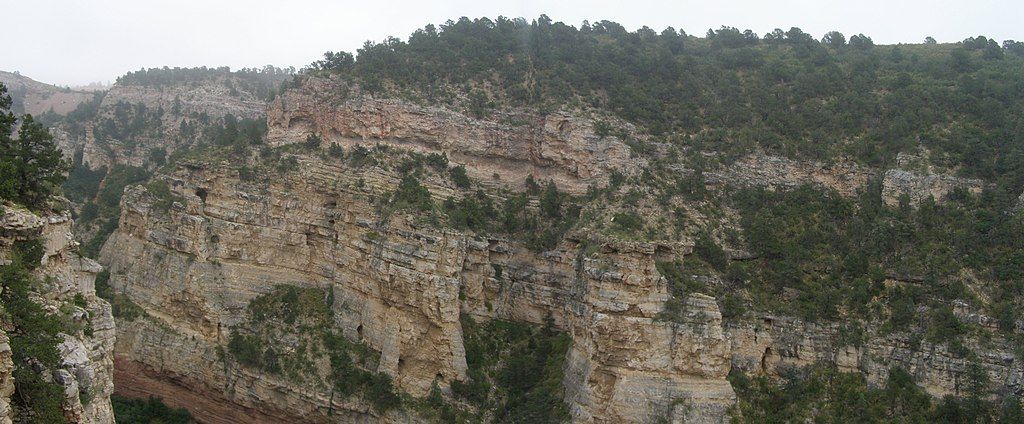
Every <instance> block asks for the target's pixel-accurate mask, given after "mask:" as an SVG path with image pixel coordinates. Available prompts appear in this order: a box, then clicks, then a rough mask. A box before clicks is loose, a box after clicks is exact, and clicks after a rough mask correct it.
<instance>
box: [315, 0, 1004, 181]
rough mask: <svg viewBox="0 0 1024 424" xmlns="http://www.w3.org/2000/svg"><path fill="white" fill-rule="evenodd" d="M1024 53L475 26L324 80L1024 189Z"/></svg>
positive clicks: (518, 22) (343, 56) (383, 54)
mask: <svg viewBox="0 0 1024 424" xmlns="http://www.w3.org/2000/svg"><path fill="white" fill-rule="evenodd" d="M1022 46H1024V43H1020V42H1013V41H1007V42H1005V43H1004V45H1003V46H1002V47H1000V45H999V44H998V43H997V42H996V41H995V40H991V39H988V38H986V37H983V36H979V37H976V38H969V39H967V40H965V41H964V42H962V43H957V44H952V45H950V44H943V45H937V44H918V45H898V46H876V45H874V44H873V43H872V41H871V39H870V38H869V37H866V36H864V35H856V36H853V37H850V39H849V42H847V40H846V37H845V36H843V35H842V34H839V33H836V32H831V33H829V34H827V35H826V36H825V37H824V38H823V39H822V40H820V41H819V40H816V39H814V38H813V37H812V36H811V35H810V34H807V33H805V32H803V31H801V30H800V29H799V28H791V29H790V30H789V31H782V30H775V31H773V32H771V33H768V34H765V35H764V36H758V35H757V34H754V33H752V32H750V31H744V32H741V31H739V30H737V29H736V28H729V27H723V28H721V29H719V30H711V31H708V33H707V35H706V36H705V37H694V36H692V35H688V34H686V33H684V32H681V31H676V30H674V29H672V28H666V29H665V30H664V31H662V32H661V33H657V32H655V31H654V30H652V29H650V28H647V27H644V28H641V29H639V30H636V31H634V32H629V31H626V30H625V29H624V28H623V27H622V26H621V25H619V24H617V23H614V22H609V21H601V22H597V23H593V24H587V23H585V24H584V25H582V26H580V27H579V28H575V27H572V26H569V25H565V24H563V23H561V22H552V21H551V20H550V19H548V18H547V17H546V16H541V17H540V18H539V19H536V20H534V21H533V22H527V21H526V20H524V19H507V18H498V19H497V20H491V19H487V18H481V19H476V20H470V19H468V18H462V19H460V20H459V21H457V22H452V21H449V22H447V23H446V24H444V25H441V26H440V27H435V26H433V25H428V26H426V27H424V28H423V29H420V30H417V31H415V32H414V33H413V34H412V35H411V36H410V37H409V39H408V40H407V41H402V40H399V39H397V38H388V39H387V40H385V41H384V42H381V43H372V42H367V43H366V45H364V46H363V48H361V49H359V50H358V51H357V54H356V55H355V56H353V55H352V54H349V53H344V52H342V53H331V52H328V53H327V54H326V55H325V58H324V60H321V61H319V62H316V63H315V64H314V65H313V67H314V68H315V69H319V70H322V71H325V72H331V73H335V74H340V75H342V76H345V77H348V78H352V79H355V80H358V81H359V82H360V83H362V84H363V86H364V87H365V88H367V89H370V90H375V91H386V90H390V91H394V92H398V93H406V94H408V93H413V94H412V95H418V96H423V97H425V98H427V99H430V100H431V101H448V102H454V101H455V99H457V98H461V97H462V95H461V94H458V93H468V97H466V99H467V100H465V102H466V103H468V104H469V105H473V104H496V105H499V106H500V105H525V106H541V105H563V104H567V103H576V104H586V105H590V106H594V107H597V108H600V109H606V110H610V111H613V112H614V113H616V114H618V115H619V116H620V117H622V118H624V119H626V120H628V121H631V122H634V123H637V124H640V125H642V126H643V128H646V129H647V131H649V132H650V133H652V134H662V135H665V136H666V137H665V138H666V139H673V138H679V137H683V138H684V139H685V140H686V142H688V143H690V144H696V145H698V146H700V147H705V148H707V149H709V150H718V151H724V150H740V151H743V150H749V149H751V148H753V147H760V148H763V149H766V150H769V151H773V152H778V153H781V154H783V155H787V156H794V157H805V158H816V159H832V158H835V157H837V156H839V155H851V156H854V157H856V158H858V159H859V160H861V161H863V162H865V163H870V164H878V163H891V161H892V160H893V159H894V158H895V154H896V153H897V152H899V151H904V150H907V149H908V148H911V147H914V146H916V145H917V144H919V143H920V144H922V145H924V146H925V147H927V148H929V149H931V150H932V151H934V152H936V153H939V154H941V158H942V160H941V162H942V164H943V165H947V166H949V167H951V168H962V172H963V173H964V174H965V175H971V176H978V177H982V178H988V179H998V180H1002V181H1006V182H1007V183H1008V184H1009V183H1014V184H1016V186H1018V187H1019V186H1021V185H1024V167H1022V165H1024V149H1022V148H1021V147H1020V146H1021V145H1022V143H1021V140H1022V137H1024V121H1022V120H1021V116H1022V115H1024V114H1022V112H1024V96H1022V95H1021V94H1022V91H1021V90H1022V87H1024V73H1021V72H1019V70H1020V69H1021V67H1022V66H1024V57H1022V56H1024V53H1022V52H1021V51H1022V50H1024V47H1022ZM439 81H440V82H443V83H447V84H448V85H454V86H457V87H458V89H456V90H449V89H448V88H447V85H446V84H438V82H439ZM453 91H454V92H455V93H456V94H452V92H453ZM415 93H418V94H415ZM1013 140H1016V141H1015V142H1013ZM730 145H739V146H735V147H733V146H730Z"/></svg>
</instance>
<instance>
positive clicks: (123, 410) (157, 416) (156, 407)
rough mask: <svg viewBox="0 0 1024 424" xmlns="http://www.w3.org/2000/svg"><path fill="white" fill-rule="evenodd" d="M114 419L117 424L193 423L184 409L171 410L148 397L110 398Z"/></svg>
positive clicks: (190, 416)
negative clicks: (144, 398)
mask: <svg viewBox="0 0 1024 424" xmlns="http://www.w3.org/2000/svg"><path fill="white" fill-rule="evenodd" d="M110 403H111V406H113V409H114V419H115V420H116V421H117V422H119V423H138V424H145V423H149V424H158V423H159V424H191V423H193V422H195V421H193V419H192V415H191V414H189V413H188V411H187V410H186V409H184V408H171V407H169V406H167V405H166V404H164V402H163V400H162V399H160V398H158V397H154V396H150V397H149V399H146V400H142V399H131V398H126V397H122V396H118V395H113V396H111V397H110Z"/></svg>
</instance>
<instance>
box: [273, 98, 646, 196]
mask: <svg viewBox="0 0 1024 424" xmlns="http://www.w3.org/2000/svg"><path fill="white" fill-rule="evenodd" d="M497 115H498V116H496V117H494V118H493V119H487V120H481V119H473V118H471V117H468V116H466V115H463V114H460V113H457V112H452V111H451V110H449V109H445V108H440V107H428V106H421V105H418V104H415V103H411V102H407V101H403V100H397V99H377V98H374V97H372V96H370V95H368V94H365V93H361V92H360V91H359V89H358V87H351V86H349V85H347V84H344V83H342V82H339V81H335V80H332V79H324V78H308V79H307V80H306V82H305V83H304V84H303V85H302V87H301V88H300V89H297V90H289V91H287V92H285V93H284V94H282V95H281V96H280V97H278V99H276V100H275V101H274V102H272V103H271V105H270V106H269V109H268V112H267V125H268V126H269V129H270V133H269V135H268V138H269V141H270V144H271V145H275V146H280V145H284V144H292V143H299V142H302V141H305V139H306V137H307V135H310V134H317V135H319V136H320V137H322V138H323V139H324V140H326V141H328V142H330V143H335V144H339V145H341V146H343V147H345V148H350V147H353V146H354V145H356V144H358V143H363V142H370V143H383V144H386V145H391V146H397V147H402V148H406V149H413V150H419V151H431V152H442V153H445V154H447V155H448V157H449V158H450V159H451V160H452V161H453V162H456V163H460V164H463V165H465V166H466V168H467V171H468V173H469V175H470V176H471V177H474V178H477V179H480V180H490V179H491V178H492V176H493V175H498V176H499V177H500V179H501V181H505V182H508V183H510V184H515V185H516V187H520V186H521V183H522V181H523V179H524V178H526V176H527V175H533V176H534V177H535V178H539V179H542V180H546V179H552V180H554V181H555V182H556V183H558V185H559V187H562V188H564V189H567V190H570V191H573V192H582V191H584V190H586V188H587V186H588V185H590V184H596V185H603V184H604V183H605V182H606V181H607V178H608V175H609V174H610V173H611V172H612V171H613V170H618V171H619V172H622V173H625V174H627V175H629V174H632V173H634V172H636V171H637V169H638V165H639V164H640V163H641V161H640V160H639V159H636V158H631V157H630V150H629V146H627V145H626V144H625V143H624V142H623V141H622V140H620V139H618V138H617V137H615V136H604V137H601V136H598V135H597V134H595V131H594V123H593V121H592V120H591V119H589V118H587V117H583V116H576V115H574V114H571V113H569V112H557V113H552V114H546V115H537V114H536V113H530V112H525V111H524V112H497Z"/></svg>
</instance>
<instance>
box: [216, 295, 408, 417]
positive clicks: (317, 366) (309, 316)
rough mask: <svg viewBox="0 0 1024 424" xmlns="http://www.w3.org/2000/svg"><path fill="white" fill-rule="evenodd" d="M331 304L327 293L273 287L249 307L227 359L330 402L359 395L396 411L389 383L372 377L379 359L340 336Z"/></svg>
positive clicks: (233, 335) (378, 375)
mask: <svg viewBox="0 0 1024 424" xmlns="http://www.w3.org/2000/svg"><path fill="white" fill-rule="evenodd" d="M333 303H334V294H333V291H331V290H330V289H328V290H323V289H314V288H302V287H296V286H291V285H278V286H276V287H275V288H274V290H273V291H271V292H270V293H268V294H265V295H262V296H259V297H257V298H256V299H253V300H252V302H250V303H249V306H248V307H247V308H246V312H247V317H246V321H245V323H244V324H242V325H239V326H237V327H235V328H233V329H232V331H231V338H230V339H229V341H228V345H227V353H228V354H230V357H231V358H232V359H234V360H235V361H237V363H239V364H241V365H243V366H245V367H249V368H254V369H259V370H262V371H265V372H267V373H270V374H273V375H277V376H280V377H283V378H287V379H289V380H291V381H293V382H296V383H311V384H316V385H317V386H322V387H325V388H326V389H328V390H330V393H331V398H332V399H333V398H335V397H337V398H339V399H345V398H348V397H350V396H354V395H358V396H359V397H361V398H362V399H364V400H365V401H366V402H368V403H369V404H370V405H372V406H373V408H374V409H375V410H376V411H378V412H385V411H387V410H389V409H392V408H395V407H398V406H399V405H400V404H401V398H400V397H399V396H398V394H396V392H395V389H394V387H393V385H392V382H391V378H390V377H389V376H387V375H386V374H383V373H379V372H376V369H377V363H378V361H379V359H380V353H378V352H376V351H374V350H373V349H371V348H369V347H368V346H366V345H363V344H362V343H360V342H357V341H352V340H350V339H348V338H346V337H345V336H344V335H343V334H342V333H341V331H340V330H339V329H338V328H337V327H336V326H335V325H334V323H335V321H334V311H333V310H332V309H331V307H332V304H333ZM325 363H326V364H329V366H328V367H327V370H324V369H323V366H322V365H323V364H325Z"/></svg>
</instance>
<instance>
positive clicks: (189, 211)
mask: <svg viewBox="0 0 1024 424" xmlns="http://www.w3.org/2000/svg"><path fill="white" fill-rule="evenodd" d="M168 182H169V183H170V184H169V185H170V186H171V187H172V190H173V191H174V192H175V193H176V194H177V195H179V196H182V197H183V198H184V199H185V202H184V203H179V204H176V205H174V206H173V207H172V208H171V209H170V210H161V209H159V208H157V207H156V206H155V205H156V202H154V199H153V197H152V196H151V195H149V194H148V193H147V192H146V191H145V190H144V189H143V188H141V187H133V188H130V189H129V190H128V191H127V192H126V193H125V196H124V201H123V212H122V217H121V223H120V227H119V229H118V230H117V232H115V234H114V235H113V236H112V237H111V238H110V240H109V241H108V242H107V244H106V245H105V246H104V248H103V252H102V254H101V260H102V262H104V263H105V264H107V265H108V266H109V268H110V270H111V273H112V277H111V284H112V286H113V287H114V289H115V291H117V292H119V293H123V294H124V295H126V296H127V297H128V298H130V299H131V300H132V301H134V302H135V303H137V304H138V305H139V306H141V307H142V308H143V309H144V310H145V311H146V313H147V315H148V317H146V318H140V319H137V320H135V321H131V322H128V321H126V322H119V334H118V340H117V347H116V352H117V356H118V362H119V363H123V364H130V365H126V366H131V367H134V368H133V369H145V370H148V371H147V372H149V373H151V374H153V375H159V376H161V377H160V379H161V380H163V381H172V382H176V383H178V384H180V385H182V386H184V387H187V388H189V389H194V390H198V391H211V392H214V393H216V394H217V395H218V396H222V397H224V398H225V399H228V400H230V401H231V402H232V403H234V404H236V405H240V406H242V407H244V408H246V409H247V410H250V411H257V412H258V413H259V414H261V415H264V416H277V417H282V416H288V417H290V418H292V419H298V418H301V419H302V420H304V421H307V422H323V421H334V422H343V421H347V420H356V419H358V420H362V421H392V422H393V421H407V420H408V419H409V417H406V416H395V415H393V414H394V413H392V414H385V415H380V414H376V413H374V412H373V411H372V410H369V409H368V408H367V407H366V405H364V404H362V403H361V401H359V400H358V399H350V400H342V399H338V398H333V397H332V396H330V395H329V393H326V392H323V391H318V390H316V389H315V388H311V387H308V386H305V387H304V386H298V385H295V384H291V383H289V382H288V381H286V380H285V379H283V378H280V377H276V376H274V375H266V374H264V375H260V373H258V372H256V371H253V370H250V369H246V368H245V367H240V366H238V365H237V364H233V363H232V362H231V361H230V359H229V358H228V359H225V357H224V356H223V355H222V354H219V353H218V352H222V351H223V347H224V346H225V344H226V341H227V339H228V334H229V331H230V329H231V327H232V326H234V325H237V324H239V323H240V322H241V320H242V319H244V314H243V313H241V312H242V311H243V310H244V308H245V307H246V305H247V304H249V302H250V301H251V300H252V299H254V298H255V297H257V296H258V295H261V294H265V293H268V292H270V290H271V289H272V288H273V287H274V286H275V285H276V284H281V283H287V284H292V285H297V286H303V287H318V288H319V287H325V288H329V289H330V290H332V291H333V293H334V296H335V297H336V300H335V301H334V303H333V304H334V307H333V308H334V312H335V316H336V322H335V325H336V326H337V327H338V328H339V329H341V330H342V332H343V333H344V334H345V335H346V336H347V337H349V338H350V339H352V340H361V341H362V342H363V343H365V344H367V345H368V346H370V347H371V348H373V349H374V350H376V351H378V352H380V361H379V369H378V371H380V372H384V373H387V374H390V375H392V376H393V378H394V381H395V383H396V384H397V385H398V387H399V388H400V389H402V390H403V391H406V392H408V393H410V394H412V395H414V396H422V395H425V394H426V393H427V391H428V390H429V388H430V386H431V384H433V383H434V382H435V381H437V382H439V383H440V384H441V385H442V386H445V387H446V386H447V385H448V384H450V383H451V382H452V381H455V380H465V379H466V359H465V352H464V348H463V338H462V329H461V323H460V320H459V316H460V314H469V315H472V316H474V317H476V318H477V319H478V320H487V319H494V318H500V319H509V320H518V321H526V322H532V323H537V324H542V323H544V322H545V321H551V322H552V323H553V324H554V325H555V327H556V328H558V329H561V330H563V331H565V332H567V333H568V334H570V335H571V336H572V339H573V342H572V347H571V349H570V353H569V357H568V358H567V359H568V360H567V369H566V372H565V376H566V377H565V381H564V382H563V384H564V387H565V390H566V399H567V403H568V405H569V406H570V410H571V413H572V416H573V417H574V419H575V420H577V421H579V422H601V423H605V422H608V423H610V422H623V421H633V422H650V421H654V420H656V419H661V418H671V419H673V420H676V421H678V422H682V421H683V420H686V422H721V421H722V420H724V419H725V417H726V414H725V412H724V411H725V409H727V408H728V407H729V406H730V405H731V404H732V403H733V401H734V397H735V395H734V394H733V392H732V389H731V387H730V386H729V383H728V382H727V381H726V379H725V376H726V374H727V373H728V371H729V367H730V363H729V343H728V339H727V337H726V335H725V333H724V332H723V330H722V324H721V314H720V313H719V312H718V308H717V306H716V305H715V302H714V301H713V299H711V298H708V297H704V296H693V297H691V298H690V299H689V300H688V301H687V302H688V305H689V307H688V308H687V310H688V311H690V314H689V315H688V316H687V317H686V318H685V319H684V320H681V321H678V322H677V321H672V322H669V321H663V320H661V319H659V316H658V314H659V312H661V308H662V305H663V304H664V302H665V300H666V299H667V298H668V292H667V287H666V282H665V280H664V279H663V278H662V277H661V276H660V275H659V274H658V272H657V270H656V268H655V266H654V253H655V249H656V247H654V246H652V245H650V244H644V243H639V244H634V243H628V242H619V241H612V240H605V241H594V242H591V241H584V240H573V239H574V238H570V240H567V241H565V242H563V243H562V244H561V245H560V246H559V247H558V248H556V249H554V250H552V251H549V252H547V253H544V254H535V253H532V252H530V251H528V250H527V249H524V248H523V247H522V246H519V245H517V244H516V243H513V242H510V241H507V240H504V239H501V238H483V237H477V236H474V235H472V234H466V233H463V232H456V231H451V230H438V229H434V228H432V227H429V226H422V225H420V224H418V223H417V220H415V219H413V217H410V216H405V215H401V214H399V215H395V216H392V217H391V218H390V219H387V220H385V219H382V216H381V215H380V214H379V213H378V211H377V209H376V207H375V206H374V203H373V200H372V199H374V198H376V197H378V196H380V195H381V194H383V193H384V192H386V191H389V190H391V189H393V187H394V186H395V185H396V184H397V181H396V179H395V177H394V176H392V175H388V174H387V173H385V172H383V171H380V170H376V169H374V170H366V169H363V170H358V171H355V170H352V169H346V168H345V167H342V166H337V165H333V164H330V163H324V162H323V161H321V160H320V159H314V158H303V159H301V162H300V166H299V167H298V171H296V172H292V173H289V174H286V175H282V176H274V177H268V180H267V181H265V182H245V181H242V180H240V179H239V178H238V176H237V173H236V172H235V171H233V170H232V169H231V167H229V166H226V165H217V164H212V165H204V164H197V163H189V164H185V165H182V166H181V167H180V168H179V169H178V170H177V171H176V172H174V173H172V174H171V175H170V176H169V177H168ZM428 187H430V188H431V189H434V190H440V189H439V187H438V186H436V185H433V184H430V183H429V182H428ZM662 248H666V247H664V246H663V247H662ZM119 390H122V389H119ZM125 390H132V388H130V387H129V388H125ZM329 410H330V411H334V412H333V413H334V414H335V415H332V416H328V415H327V414H326V413H325V411H329ZM200 418H201V419H204V420H206V418H203V417H200ZM209 421H212V422H230V421H228V420H227V419H226V418H224V417H223V416H219V417H218V416H211V417H210V418H209Z"/></svg>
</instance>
